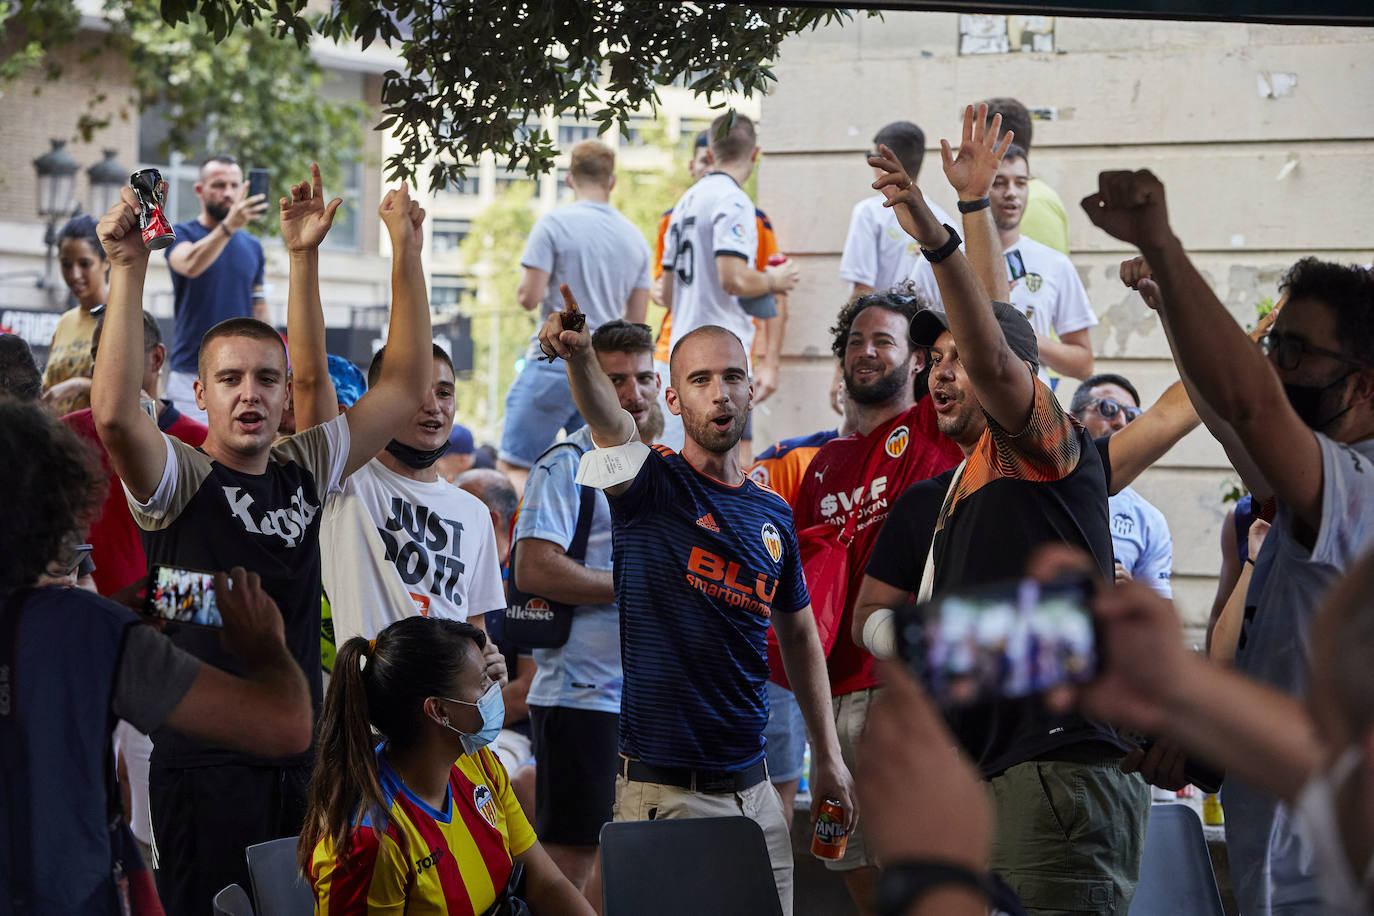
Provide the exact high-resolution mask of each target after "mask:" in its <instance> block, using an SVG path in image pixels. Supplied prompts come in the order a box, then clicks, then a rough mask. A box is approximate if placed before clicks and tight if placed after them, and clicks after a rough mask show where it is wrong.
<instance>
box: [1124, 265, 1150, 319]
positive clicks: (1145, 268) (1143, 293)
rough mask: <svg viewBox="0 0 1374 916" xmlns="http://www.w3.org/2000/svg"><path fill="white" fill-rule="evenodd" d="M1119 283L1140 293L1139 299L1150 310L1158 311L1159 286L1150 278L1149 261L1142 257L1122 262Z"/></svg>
mask: <svg viewBox="0 0 1374 916" xmlns="http://www.w3.org/2000/svg"><path fill="white" fill-rule="evenodd" d="M1121 282H1122V283H1125V284H1126V285H1127V286H1129V287H1130V288H1131V289H1133V290H1135V291H1136V292H1138V293H1140V298H1141V299H1144V300H1145V304H1146V305H1148V306H1149V307H1150V308H1152V309H1155V310H1158V309H1159V303H1160V295H1159V284H1158V283H1156V282H1155V281H1154V279H1153V278H1152V274H1151V271H1150V262H1149V261H1146V260H1145V259H1144V258H1142V257H1134V258H1130V259H1128V260H1125V261H1122V262H1121Z"/></svg>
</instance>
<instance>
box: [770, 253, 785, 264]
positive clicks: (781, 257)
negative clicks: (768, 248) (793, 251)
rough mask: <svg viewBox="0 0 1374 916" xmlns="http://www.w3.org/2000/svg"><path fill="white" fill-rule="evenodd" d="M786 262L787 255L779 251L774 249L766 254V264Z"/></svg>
mask: <svg viewBox="0 0 1374 916" xmlns="http://www.w3.org/2000/svg"><path fill="white" fill-rule="evenodd" d="M785 263H787V255H785V254H783V253H782V252H781V251H775V252H773V253H772V254H770V255H769V256H768V266H769V267H777V266H778V265H779V264H785Z"/></svg>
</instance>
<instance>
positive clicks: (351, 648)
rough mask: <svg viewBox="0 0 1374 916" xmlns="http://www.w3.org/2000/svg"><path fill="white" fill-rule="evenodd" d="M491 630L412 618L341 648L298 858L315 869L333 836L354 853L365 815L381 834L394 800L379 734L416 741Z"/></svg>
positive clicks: (338, 853) (407, 743)
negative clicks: (352, 839)
mask: <svg viewBox="0 0 1374 916" xmlns="http://www.w3.org/2000/svg"><path fill="white" fill-rule="evenodd" d="M486 643H487V637H486V634H485V633H483V632H482V631H481V630H479V629H477V628H476V627H474V626H473V625H472V624H470V623H463V622H460V621H457V620H444V619H440V618H436V617H419V616H416V617H406V618H403V619H401V620H398V621H396V622H395V623H393V624H391V625H390V626H388V627H387V628H386V629H384V630H382V632H380V633H378V634H377V638H376V639H373V640H367V639H363V638H362V637H361V636H355V637H353V638H352V639H350V640H348V641H347V642H345V643H344V644H343V645H342V646H340V647H339V654H338V657H337V658H336V659H335V661H334V674H333V677H332V678H331V679H330V681H329V694H328V695H327V696H326V697H325V699H324V710H323V711H322V712H321V713H320V724H319V734H318V735H317V736H316V751H315V772H314V774H313V775H312V776H311V780H310V806H309V808H308V809H307V810H306V814H305V826H304V827H303V828H302V829H301V839H300V842H299V843H298V844H297V845H296V861H297V862H298V863H299V864H300V867H301V872H302V873H304V874H307V875H308V874H309V872H310V860H311V858H312V857H313V856H314V854H315V847H316V846H318V845H319V843H320V841H321V840H323V839H326V838H328V839H330V840H331V841H332V842H333V846H334V855H335V857H336V858H339V859H347V858H348V856H349V855H350V850H349V845H350V843H349V835H350V832H351V831H352V829H353V826H354V821H355V820H356V819H357V818H358V816H359V814H360V813H361V814H363V815H371V817H372V823H373V826H374V827H375V829H376V830H377V831H378V832H384V831H385V830H386V827H387V820H388V812H389V810H390V805H389V804H388V803H387V800H386V796H385V794H384V793H383V792H382V785H381V779H380V777H379V774H378V771H377V751H376V744H377V740H378V738H377V735H378V734H380V735H381V737H382V738H384V739H385V740H386V742H387V744H388V746H391V747H395V748H397V749H398V750H404V749H407V748H410V747H413V746H414V745H415V743H416V742H417V741H419V740H421V739H422V737H423V735H424V731H425V715H424V703H425V699H426V698H427V697H433V696H443V695H444V691H445V690H446V689H449V686H450V685H452V684H453V683H454V682H455V680H456V679H457V678H458V677H459V675H461V674H462V671H463V669H464V667H465V665H466V662H465V661H464V659H465V656H466V654H467V649H466V647H467V646H470V645H473V644H475V645H476V646H477V648H478V649H481V648H482V647H483V646H485V645H486Z"/></svg>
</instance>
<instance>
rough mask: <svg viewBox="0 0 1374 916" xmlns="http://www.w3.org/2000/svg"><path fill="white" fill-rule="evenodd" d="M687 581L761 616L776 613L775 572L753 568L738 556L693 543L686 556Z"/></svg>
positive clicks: (706, 592)
mask: <svg viewBox="0 0 1374 916" xmlns="http://www.w3.org/2000/svg"><path fill="white" fill-rule="evenodd" d="M687 584H688V585H690V586H692V588H694V589H696V590H697V591H699V592H702V593H703V594H705V595H706V597H708V598H718V599H720V600H721V601H723V602H724V603H726V604H728V605H730V606H731V607H738V608H743V609H744V610H746V611H748V612H750V613H751V614H757V615H758V616H760V617H768V616H770V615H771V614H772V613H773V607H772V605H773V596H774V595H776V594H777V593H778V580H777V577H776V576H770V575H767V574H765V573H754V572H750V571H749V570H747V569H745V568H744V566H743V565H742V564H740V563H738V562H736V561H735V560H727V559H725V558H724V557H722V556H720V555H719V554H714V553H712V552H711V551H709V550H703V549H702V548H700V547H693V548H692V553H691V555H690V556H689V557H688V558H687Z"/></svg>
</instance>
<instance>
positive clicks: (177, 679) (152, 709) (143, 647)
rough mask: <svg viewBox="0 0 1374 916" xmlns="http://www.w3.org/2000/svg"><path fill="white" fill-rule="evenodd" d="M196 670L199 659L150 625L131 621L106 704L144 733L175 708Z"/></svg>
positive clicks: (189, 687)
mask: <svg viewBox="0 0 1374 916" xmlns="http://www.w3.org/2000/svg"><path fill="white" fill-rule="evenodd" d="M199 673H200V659H198V658H196V657H195V656H194V655H192V654H190V653H189V652H186V651H184V650H182V649H178V648H177V647H176V646H175V645H174V644H173V643H172V641H171V640H170V639H168V638H167V637H166V636H163V635H162V634H161V633H159V632H158V631H157V630H155V629H154V628H153V627H151V626H149V625H147V624H141V623H139V624H134V625H132V626H130V627H129V631H128V633H126V634H125V636H124V651H123V652H122V653H121V654H120V656H119V669H118V670H117V671H116V673H115V687H114V696H113V697H112V698H111V700H110V705H111V706H112V707H113V708H114V712H115V715H117V716H119V718H121V719H124V720H125V721H126V722H128V723H129V724H131V725H133V726H134V728H137V729H138V730H139V731H141V732H143V733H145V734H147V733H148V732H151V731H153V730H154V729H156V728H157V727H158V726H160V725H161V724H162V723H163V721H164V720H165V719H166V718H167V716H168V715H169V714H170V713H171V711H172V710H173V709H175V708H176V705H177V704H178V703H180V702H181V700H182V698H183V697H185V696H186V693H187V691H189V690H190V689H191V683H192V682H193V681H194V680H195V679H196V675H197V674H199Z"/></svg>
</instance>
